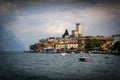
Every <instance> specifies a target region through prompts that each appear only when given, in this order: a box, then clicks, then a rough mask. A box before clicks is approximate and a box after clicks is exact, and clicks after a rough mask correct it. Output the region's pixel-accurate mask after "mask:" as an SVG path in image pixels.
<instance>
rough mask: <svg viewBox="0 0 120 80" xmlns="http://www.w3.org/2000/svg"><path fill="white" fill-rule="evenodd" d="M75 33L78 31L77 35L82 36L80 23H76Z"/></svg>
mask: <svg viewBox="0 0 120 80" xmlns="http://www.w3.org/2000/svg"><path fill="white" fill-rule="evenodd" d="M76 31H78V33H79V34H82V27H81V24H80V23H76Z"/></svg>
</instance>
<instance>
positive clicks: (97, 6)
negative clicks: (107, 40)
mask: <svg viewBox="0 0 120 80" xmlns="http://www.w3.org/2000/svg"><path fill="white" fill-rule="evenodd" d="M119 4H120V1H118V0H0V24H1V25H3V26H4V28H5V29H6V30H8V31H11V32H13V34H14V35H15V36H16V37H18V38H19V39H20V41H22V42H23V44H24V46H25V48H26V49H28V48H29V45H30V44H34V43H36V42H39V39H43V38H44V39H45V38H48V37H61V36H62V34H63V33H64V31H65V29H68V32H69V34H71V30H75V28H76V23H81V25H82V34H83V35H93V36H95V35H104V36H111V35H114V34H120V22H119V21H120V5H119Z"/></svg>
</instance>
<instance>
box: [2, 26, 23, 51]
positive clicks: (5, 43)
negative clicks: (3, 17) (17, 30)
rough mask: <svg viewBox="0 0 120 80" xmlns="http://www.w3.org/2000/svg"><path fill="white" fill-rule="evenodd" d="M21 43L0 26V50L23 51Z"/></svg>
mask: <svg viewBox="0 0 120 80" xmlns="http://www.w3.org/2000/svg"><path fill="white" fill-rule="evenodd" d="M23 49H24V46H23V44H22V42H21V41H20V40H19V38H17V37H16V36H15V35H14V34H13V33H12V32H10V31H9V32H8V31H7V30H5V28H4V27H3V26H2V25H1V24H0V50H23Z"/></svg>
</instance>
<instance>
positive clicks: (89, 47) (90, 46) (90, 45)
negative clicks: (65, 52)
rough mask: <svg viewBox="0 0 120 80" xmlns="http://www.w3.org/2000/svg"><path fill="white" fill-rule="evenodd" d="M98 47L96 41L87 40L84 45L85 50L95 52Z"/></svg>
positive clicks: (98, 44)
mask: <svg viewBox="0 0 120 80" xmlns="http://www.w3.org/2000/svg"><path fill="white" fill-rule="evenodd" d="M100 46H101V44H100V42H99V41H98V40H97V39H90V38H88V39H87V40H86V43H85V49H86V50H95V49H97V48H100Z"/></svg>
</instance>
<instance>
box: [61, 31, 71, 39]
mask: <svg viewBox="0 0 120 80" xmlns="http://www.w3.org/2000/svg"><path fill="white" fill-rule="evenodd" d="M65 36H69V33H68V30H67V29H66V30H65V33H64V34H63V36H62V38H65Z"/></svg>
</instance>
